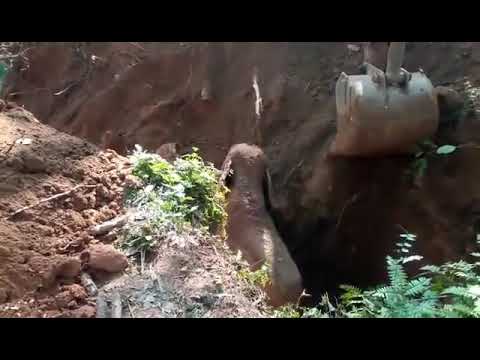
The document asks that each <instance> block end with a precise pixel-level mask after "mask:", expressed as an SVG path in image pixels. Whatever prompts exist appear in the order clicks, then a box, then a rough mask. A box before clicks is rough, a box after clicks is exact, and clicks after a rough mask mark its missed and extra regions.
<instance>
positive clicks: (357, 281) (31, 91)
mask: <svg viewBox="0 0 480 360" xmlns="http://www.w3.org/2000/svg"><path fill="white" fill-rule="evenodd" d="M25 46H26V47H28V48H30V49H29V51H28V58H27V59H23V60H22V59H21V61H19V63H18V64H16V67H15V68H14V69H13V70H12V71H11V72H10V73H9V75H8V78H7V79H6V80H5V86H4V89H3V95H4V96H5V98H6V99H7V100H11V101H16V102H17V103H19V104H21V105H23V106H25V108H27V109H28V110H29V111H32V112H33V113H34V114H35V116H36V117H37V118H38V119H39V120H40V121H41V122H43V123H45V124H48V125H50V126H52V127H54V128H56V129H59V130H61V131H65V132H67V133H70V134H72V135H74V136H78V137H81V138H85V139H87V140H88V141H90V142H92V143H95V144H101V143H104V141H103V140H104V136H105V134H107V133H108V132H109V131H110V133H111V135H112V136H110V138H109V139H108V141H106V145H107V146H108V147H111V148H113V149H115V150H116V151H118V152H119V153H122V154H123V153H125V152H126V150H127V149H131V148H132V146H133V145H134V144H136V143H138V144H141V145H142V146H144V147H145V148H147V149H150V150H152V151H153V150H155V149H157V148H158V147H160V146H162V145H163V144H167V143H175V144H177V145H178V151H179V152H180V153H184V152H186V151H189V150H190V149H191V147H192V146H195V147H198V148H200V152H201V154H202V155H203V156H204V158H206V159H207V160H209V161H212V162H214V163H215V164H216V165H217V166H220V165H221V164H222V163H223V161H224V159H225V156H226V154H227V152H228V149H230V147H231V146H232V145H234V144H238V143H249V144H252V143H253V144H257V145H260V147H261V148H262V150H263V151H264V152H265V154H266V157H267V161H268V167H269V171H270V174H271V183H272V189H271V194H272V196H271V199H270V202H271V206H270V208H269V213H271V215H272V217H273V218H274V221H275V225H276V227H277V229H278V232H279V234H280V235H281V237H282V239H283V240H284V241H285V243H286V244H287V246H288V248H289V250H290V252H291V253H292V257H293V258H294V260H295V262H296V263H297V264H299V267H300V270H301V272H302V276H303V279H304V282H305V283H306V287H307V288H308V290H309V291H311V292H316V293H317V294H321V293H322V292H323V291H325V290H330V289H332V288H336V287H338V285H339V284H344V283H348V284H353V285H357V286H362V287H364V286H371V285H373V284H378V283H380V282H383V281H385V279H386V275H387V274H386V268H385V256H386V255H388V254H391V253H392V251H393V249H395V243H396V242H397V241H398V237H399V235H400V234H401V233H402V232H404V230H403V229H407V230H408V231H409V232H412V233H415V234H417V239H418V242H417V244H416V248H415V249H414V250H415V252H417V253H419V254H420V255H422V256H424V258H425V261H426V262H428V263H437V264H438V263H441V262H445V261H448V260H453V259H458V258H461V257H464V256H465V255H466V254H467V253H468V252H469V251H471V250H472V248H473V249H474V248H475V241H476V236H477V233H478V224H479V221H480V220H479V210H478V209H479V206H480V205H479V204H480V187H479V186H478V184H479V181H478V180H479V179H480V173H479V171H478V170H477V169H478V166H477V164H478V161H479V158H480V152H479V151H478V149H476V148H475V147H462V148H461V150H460V151H457V152H455V153H454V154H452V155H451V156H448V157H438V156H433V157H432V158H431V159H429V160H428V169H427V171H426V173H425V175H424V176H423V178H422V179H421V180H419V181H416V183H413V181H412V179H411V178H410V176H409V175H408V172H409V171H410V168H411V166H412V159H411V158H409V157H384V158H377V159H373V158H372V159H356V158H352V159H335V160H326V159H325V152H326V149H327V148H328V146H329V143H330V142H331V140H332V138H333V136H334V134H335V131H336V121H335V119H336V114H335V97H334V95H335V91H334V90H335V82H336V80H337V79H338V76H339V74H340V73H341V72H346V73H347V74H358V73H359V67H360V65H361V64H362V62H363V55H362V51H361V44H360V43H340V42H338V43H303V42H295V43H293V42H282V43H263V42H262V43H255V42H250V43H248V42H245V43H244V42H242V43H235V42H223V43H126V42H125V43H69V44H55V43H50V44H27V45H25ZM438 59H442V61H440V62H439V61H438ZM404 67H405V68H406V69H407V70H408V71H412V72H414V71H417V70H418V69H419V68H421V69H423V71H424V72H425V73H426V74H427V75H428V77H429V78H430V79H431V80H432V82H433V84H434V85H435V86H446V87H452V88H457V87H459V88H464V87H465V86H464V85H465V81H466V80H468V81H469V82H470V83H471V84H472V86H473V87H474V88H476V89H478V87H479V85H480V77H479V74H480V72H479V70H480V43H476V42H455V43H454V42H411V43H408V44H407V50H406V61H405V64H404ZM254 79H256V80H258V86H259V90H260V96H261V98H262V102H261V103H262V106H261V108H260V110H261V117H260V119H259V118H258V116H257V114H256V110H257V109H256V104H257V100H258V99H257V96H256V92H255V90H254V88H253V82H254ZM477 115H478V114H477ZM479 124H480V121H479V118H478V116H474V117H471V118H465V119H459V118H458V116H457V114H453V115H452V116H451V117H442V119H441V129H440V130H441V131H439V133H438V134H437V135H436V136H435V137H434V138H433V139H432V140H433V141H434V142H435V143H436V144H437V145H445V144H453V145H465V144H478V143H480V135H479V134H480V131H479V127H480V125H479ZM28 164H29V165H28V166H29V167H30V168H31V169H32V170H34V171H35V169H36V168H38V169H40V170H41V168H42V164H40V163H39V162H38V161H36V160H35V159H30V160H28ZM37 176H38V174H37ZM18 205H19V206H24V204H23V203H22V204H18Z"/></svg>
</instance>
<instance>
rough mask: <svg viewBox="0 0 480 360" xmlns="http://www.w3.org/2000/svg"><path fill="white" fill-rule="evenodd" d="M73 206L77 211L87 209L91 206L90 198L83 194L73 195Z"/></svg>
mask: <svg viewBox="0 0 480 360" xmlns="http://www.w3.org/2000/svg"><path fill="white" fill-rule="evenodd" d="M72 204H73V208H74V209H75V210H77V211H82V210H86V209H88V208H89V200H88V199H87V198H85V196H83V195H81V194H74V195H72Z"/></svg>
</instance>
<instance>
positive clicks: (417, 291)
mask: <svg viewBox="0 0 480 360" xmlns="http://www.w3.org/2000/svg"><path fill="white" fill-rule="evenodd" d="M430 285H431V280H430V279H428V278H425V277H422V278H419V279H415V280H412V281H410V282H409V283H408V284H407V288H406V290H405V296H411V297H413V296H417V295H421V294H423V293H424V292H425V291H427V290H428V289H429V288H430Z"/></svg>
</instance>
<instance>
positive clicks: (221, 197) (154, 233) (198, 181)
mask: <svg viewBox="0 0 480 360" xmlns="http://www.w3.org/2000/svg"><path fill="white" fill-rule="evenodd" d="M131 160H132V162H133V165H134V167H133V171H132V174H133V175H134V176H136V177H137V178H138V179H139V180H140V181H141V182H142V186H141V187H140V188H135V189H133V188H132V189H129V190H128V191H127V196H126V202H127V205H128V206H129V207H132V208H134V209H135V213H136V219H135V221H134V222H132V223H131V224H129V225H128V226H127V230H126V235H125V237H124V240H123V242H122V246H123V247H124V248H126V249H128V250H129V251H130V252H131V253H137V252H139V253H147V252H151V251H152V250H153V249H154V248H155V247H156V245H157V244H158V242H159V241H160V240H162V239H164V238H165V237H167V236H169V235H171V236H174V235H175V234H180V233H185V232H188V231H192V230H194V229H200V230H201V231H202V232H208V231H209V232H214V231H216V230H218V229H223V226H224V223H225V220H226V216H227V214H226V211H225V206H226V194H227V191H228V190H227V188H226V187H224V186H223V185H222V184H220V182H219V176H220V172H219V171H218V170H217V169H215V167H214V166H213V165H212V164H210V163H205V162H204V161H203V159H202V158H201V157H200V155H199V154H198V149H193V152H192V153H191V154H187V155H185V156H183V157H180V158H177V159H176V160H175V162H174V163H173V164H171V163H169V162H167V161H166V160H164V159H163V158H161V157H160V156H158V155H156V154H150V153H147V152H145V151H143V149H142V148H141V147H140V146H136V150H135V151H134V153H133V154H132V155H131Z"/></svg>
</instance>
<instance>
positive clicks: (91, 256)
mask: <svg viewBox="0 0 480 360" xmlns="http://www.w3.org/2000/svg"><path fill="white" fill-rule="evenodd" d="M87 256H88V261H87V264H88V266H89V267H90V268H92V269H95V270H101V271H106V272H109V273H117V272H120V271H123V270H125V269H126V268H127V266H128V260H127V257H126V256H125V255H124V254H122V253H121V252H120V251H118V250H116V249H115V247H113V246H112V245H103V244H98V245H92V246H91V247H90V248H89V249H88V250H87Z"/></svg>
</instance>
